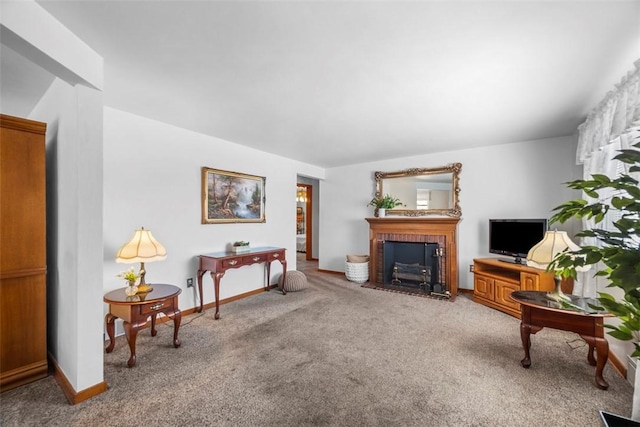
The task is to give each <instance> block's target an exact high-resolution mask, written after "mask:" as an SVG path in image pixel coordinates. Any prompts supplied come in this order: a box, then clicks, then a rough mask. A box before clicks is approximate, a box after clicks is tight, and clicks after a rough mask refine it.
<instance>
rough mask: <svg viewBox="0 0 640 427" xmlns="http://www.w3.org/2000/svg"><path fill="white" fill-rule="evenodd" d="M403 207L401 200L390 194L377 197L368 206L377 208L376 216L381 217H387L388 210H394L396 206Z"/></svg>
mask: <svg viewBox="0 0 640 427" xmlns="http://www.w3.org/2000/svg"><path fill="white" fill-rule="evenodd" d="M400 205H402V202H401V201H400V199H396V198H395V197H392V196H391V195H389V194H385V195H383V196H376V197H374V198H373V199H371V201H370V202H369V204H368V205H367V206H373V207H375V208H376V215H378V216H379V217H382V216H385V214H386V211H387V209H393V208H395V207H396V206H400Z"/></svg>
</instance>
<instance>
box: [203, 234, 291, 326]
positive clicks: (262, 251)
mask: <svg viewBox="0 0 640 427" xmlns="http://www.w3.org/2000/svg"><path fill="white" fill-rule="evenodd" d="M285 252H286V249H284V248H275V247H271V246H265V247H260V248H254V249H251V250H249V251H247V252H244V253H233V252H214V253H210V254H204V255H198V258H199V259H200V266H199V268H198V291H199V292H200V309H199V310H198V312H199V313H201V312H202V309H203V305H204V304H203V303H204V301H203V300H204V299H203V297H202V276H204V273H206V272H207V271H209V272H211V278H212V279H213V285H214V291H215V300H216V314H215V318H216V319H219V318H220V301H219V299H220V279H222V276H224V273H225V272H226V271H227V270H229V269H230V268H240V267H243V266H245V265H251V264H259V263H265V267H266V272H267V280H266V284H265V290H266V291H268V290H269V280H270V277H271V263H272V262H273V261H280V264H282V284H283V286H282V293H283V294H284V295H286V292H285V290H284V283H285V279H286V278H287V260H286V254H285Z"/></svg>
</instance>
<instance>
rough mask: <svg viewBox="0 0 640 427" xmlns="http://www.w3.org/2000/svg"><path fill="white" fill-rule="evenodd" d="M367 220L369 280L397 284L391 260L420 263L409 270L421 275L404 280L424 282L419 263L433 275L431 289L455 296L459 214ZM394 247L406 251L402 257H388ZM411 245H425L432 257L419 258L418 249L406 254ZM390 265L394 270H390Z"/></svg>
mask: <svg viewBox="0 0 640 427" xmlns="http://www.w3.org/2000/svg"><path fill="white" fill-rule="evenodd" d="M366 220H367V222H369V226H370V229H369V248H370V249H369V250H370V252H369V254H370V260H369V282H370V283H371V284H377V285H380V286H382V287H385V286H395V285H396V284H392V283H391V280H393V279H392V275H393V267H394V266H393V265H390V263H391V264H393V263H395V262H399V263H401V264H410V265H411V264H418V266H417V267H416V266H414V267H416V268H415V269H414V270H413V271H411V272H409V273H407V274H417V276H418V277H414V278H413V280H410V279H404V281H403V284H406V286H407V287H419V286H420V283H421V279H420V277H419V276H420V275H422V276H423V278H424V273H422V271H421V270H420V268H421V267H420V266H423V267H425V270H428V274H429V276H430V277H429V282H427V284H428V285H430V286H431V291H435V292H436V293H441V294H445V293H449V294H450V296H451V299H454V298H455V296H456V295H457V293H458V250H457V237H456V233H457V225H458V222H459V221H460V218H424V217H420V218H406V217H397V218H395V217H384V218H367V219H366ZM394 244H395V245H394ZM394 246H395V247H394ZM392 247H393V248H394V249H393V253H394V254H395V253H396V251H398V250H400V252H401V253H403V254H402V255H401V256H400V259H398V260H394V261H389V259H390V258H391V257H392V255H390V254H389V250H390V249H388V248H392ZM412 247H413V248H414V249H415V248H416V247H422V248H423V250H424V251H425V252H427V253H430V255H429V256H427V257H426V258H429V259H428V260H426V259H424V258H425V254H423V255H422V257H423V258H422V259H420V256H421V255H420V253H419V251H418V253H417V254H414V255H411V256H408V257H406V256H405V255H404V251H405V250H409V251H411V250H412ZM385 248H387V249H385ZM398 248H400V249H398ZM385 250H386V251H387V253H386V256H385ZM433 255H436V256H433ZM388 268H390V269H391V272H389V271H388V270H387V269H388ZM385 270H387V271H385ZM416 271H417V272H416ZM401 281H402V279H401Z"/></svg>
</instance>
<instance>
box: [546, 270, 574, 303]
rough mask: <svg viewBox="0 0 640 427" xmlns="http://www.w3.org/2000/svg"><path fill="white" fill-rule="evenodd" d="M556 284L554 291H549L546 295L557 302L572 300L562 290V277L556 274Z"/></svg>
mask: <svg viewBox="0 0 640 427" xmlns="http://www.w3.org/2000/svg"><path fill="white" fill-rule="evenodd" d="M553 280H554V282H555V284H556V286H555V289H554V290H553V292H549V293H548V294H547V295H546V297H547V299H549V300H551V301H556V302H568V301H571V297H570V296H568V295H567V294H565V293H564V292H562V277H560V276H554V278H553Z"/></svg>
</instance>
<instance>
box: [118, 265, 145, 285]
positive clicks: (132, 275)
mask: <svg viewBox="0 0 640 427" xmlns="http://www.w3.org/2000/svg"><path fill="white" fill-rule="evenodd" d="M117 277H120V278H122V279H124V280H126V281H127V282H135V281H136V280H138V277H140V275H139V274H138V273H136V272H135V270H134V269H133V267H131V268H130V269H128V270H127V271H121V272H120V273H118V276H117Z"/></svg>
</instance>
